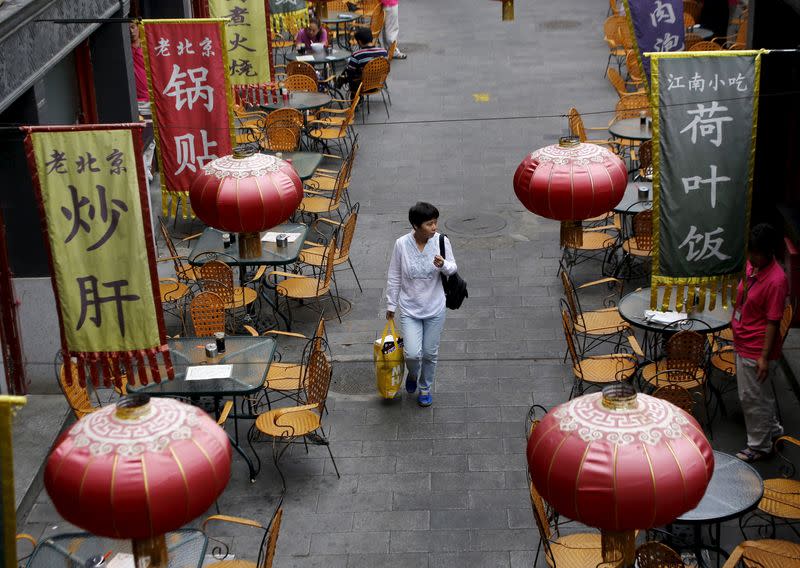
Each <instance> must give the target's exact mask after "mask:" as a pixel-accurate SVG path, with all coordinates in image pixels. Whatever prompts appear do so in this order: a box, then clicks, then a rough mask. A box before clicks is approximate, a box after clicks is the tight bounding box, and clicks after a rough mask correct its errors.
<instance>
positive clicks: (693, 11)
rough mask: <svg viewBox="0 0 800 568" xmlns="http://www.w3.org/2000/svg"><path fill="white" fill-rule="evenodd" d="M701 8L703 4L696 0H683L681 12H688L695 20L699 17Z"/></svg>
mask: <svg viewBox="0 0 800 568" xmlns="http://www.w3.org/2000/svg"><path fill="white" fill-rule="evenodd" d="M702 10H703V5H702V3H701V2H697V0H683V13H684V14H689V15H690V16H691V17H692V18H694V20H695V21H697V20H699V19H700V12H701V11H702Z"/></svg>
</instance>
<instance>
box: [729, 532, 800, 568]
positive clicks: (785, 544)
mask: <svg viewBox="0 0 800 568" xmlns="http://www.w3.org/2000/svg"><path fill="white" fill-rule="evenodd" d="M789 566H800V544H797V543H794V542H790V541H788V540H771V539H764V540H746V541H744V542H742V543H741V544H739V546H737V547H736V548H735V549H734V550H733V552H732V553H731V555H730V557H728V560H727V562H725V565H724V566H723V567H722V568H739V567H744V568H789Z"/></svg>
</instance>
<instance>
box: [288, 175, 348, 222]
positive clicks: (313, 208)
mask: <svg viewBox="0 0 800 568" xmlns="http://www.w3.org/2000/svg"><path fill="white" fill-rule="evenodd" d="M345 163H347V162H346V161H345ZM351 165H352V163H351V164H350V165H348V166H347V167H346V168H345V167H343V168H342V170H340V171H339V174H338V175H337V176H336V181H335V183H334V185H333V190H332V191H319V190H315V189H310V187H313V185H312V184H309V186H310V187H307V188H305V189H303V192H304V196H303V200H302V201H301V202H300V205H298V207H297V211H298V212H300V213H302V214H304V215H305V214H307V215H311V216H312V217H315V218H318V217H319V216H320V215H328V216H330V215H332V214H333V213H334V212H335V213H336V214H337V215H338V216H339V219H340V220H344V219H343V218H342V213H341V211H340V210H339V208H340V206H341V204H342V201H343V200H344V201H345V202H346V200H347V195H346V194H347V187H348V185H349V183H350V166H351Z"/></svg>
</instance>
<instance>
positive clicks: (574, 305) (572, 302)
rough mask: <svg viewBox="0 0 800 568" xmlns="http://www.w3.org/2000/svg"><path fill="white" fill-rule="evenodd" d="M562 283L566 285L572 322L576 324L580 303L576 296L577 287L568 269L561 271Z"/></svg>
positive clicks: (565, 296)
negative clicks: (573, 283)
mask: <svg viewBox="0 0 800 568" xmlns="http://www.w3.org/2000/svg"><path fill="white" fill-rule="evenodd" d="M561 285H562V286H563V287H564V300H565V301H566V303H567V307H568V311H569V315H570V317H571V319H572V324H573V325H574V324H575V318H576V317H578V316H579V315H580V314H581V312H580V306H579V305H578V300H577V298H576V296H575V287H574V286H573V285H572V280H570V277H569V274H567V271H566V270H562V271H561Z"/></svg>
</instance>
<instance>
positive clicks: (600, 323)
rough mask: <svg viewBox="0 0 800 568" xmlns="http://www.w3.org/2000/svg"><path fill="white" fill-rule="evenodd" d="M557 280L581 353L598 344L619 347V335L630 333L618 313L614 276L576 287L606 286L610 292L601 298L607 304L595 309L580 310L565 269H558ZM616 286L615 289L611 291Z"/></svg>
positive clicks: (617, 285)
mask: <svg viewBox="0 0 800 568" xmlns="http://www.w3.org/2000/svg"><path fill="white" fill-rule="evenodd" d="M561 283H562V285H563V286H564V302H565V303H566V307H567V309H568V313H569V316H570V318H571V319H572V329H573V330H574V333H575V335H576V336H577V338H578V340H579V341H578V345H579V349H580V352H581V353H588V352H589V351H590V350H592V349H593V348H595V347H596V346H597V345H599V344H601V343H612V344H614V345H616V346H617V347H619V346H620V345H621V344H622V337H623V335H630V333H629V332H630V325H629V324H628V323H627V322H626V321H625V320H623V319H622V316H620V315H619V310H618V309H617V308H616V304H617V302H618V300H619V297H620V296H621V292H622V282H621V281H620V280H617V279H616V278H601V279H600V280H595V281H593V282H587V283H586V284H582V285H581V286H579V287H578V288H577V290H587V289H589V288H592V287H594V286H608V287H610V291H611V294H609V295H607V296H606V297H605V298H604V299H603V303H604V304H605V305H607V306H609V305H611V304H613V306H610V307H605V308H601V309H596V310H584V309H583V307H582V306H581V301H580V297H579V295H578V293H577V291H576V289H575V285H574V284H573V283H572V279H571V278H570V276H569V274H567V272H566V271H564V270H561ZM615 288H616V290H617V291H614V289H615Z"/></svg>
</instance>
